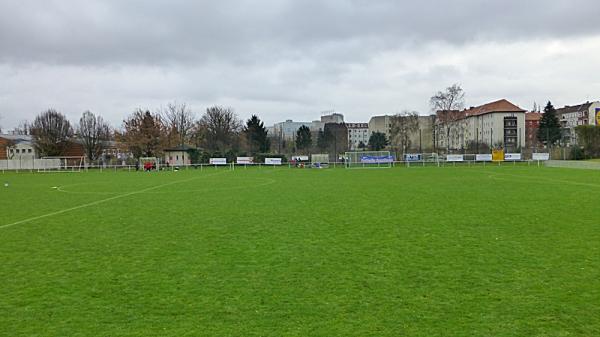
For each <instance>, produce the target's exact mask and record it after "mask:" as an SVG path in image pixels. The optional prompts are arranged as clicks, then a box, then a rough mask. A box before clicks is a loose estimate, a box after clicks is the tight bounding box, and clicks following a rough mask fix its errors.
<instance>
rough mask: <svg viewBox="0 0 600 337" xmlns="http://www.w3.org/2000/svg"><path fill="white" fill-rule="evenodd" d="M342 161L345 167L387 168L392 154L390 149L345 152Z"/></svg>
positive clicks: (390, 163)
mask: <svg viewBox="0 0 600 337" xmlns="http://www.w3.org/2000/svg"><path fill="white" fill-rule="evenodd" d="M344 161H345V166H346V168H389V167H392V165H393V164H394V156H392V155H391V154H390V151H355V152H346V155H345V156H344Z"/></svg>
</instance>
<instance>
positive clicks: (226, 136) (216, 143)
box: [198, 106, 242, 152]
mask: <svg viewBox="0 0 600 337" xmlns="http://www.w3.org/2000/svg"><path fill="white" fill-rule="evenodd" d="M198 129H199V130H201V132H203V135H202V138H203V140H204V144H205V145H206V148H207V149H208V150H211V151H221V152H225V151H226V150H230V149H233V148H234V147H236V146H237V141H238V136H239V133H240V131H241V129H242V121H241V120H240V119H239V118H238V117H237V116H236V114H235V112H234V111H233V109H231V108H224V107H221V106H213V107H210V108H208V109H206V113H205V114H204V115H203V116H202V118H201V119H200V123H199V125H198Z"/></svg>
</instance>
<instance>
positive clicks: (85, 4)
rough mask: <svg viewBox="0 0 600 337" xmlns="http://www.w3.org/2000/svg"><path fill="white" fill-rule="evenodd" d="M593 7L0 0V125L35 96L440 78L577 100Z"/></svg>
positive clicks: (388, 89)
mask: <svg viewBox="0 0 600 337" xmlns="http://www.w3.org/2000/svg"><path fill="white" fill-rule="evenodd" d="M599 12H600V3H599V2H597V1H592V0H570V1H565V0H556V1H542V0H531V1H515V0H507V1H475V0H457V1H451V2H450V1H446V2H440V1H433V0H422V1H419V2H416V1H394V0H379V1H368V0H328V1H319V0H278V1H250V0H236V1H234V0H223V1H199V2H191V1H183V0H176V1H151V0H147V1H142V0H135V1H118V0H112V1H75V0H63V1H60V0H46V1H33V0H20V1H10V0H9V1H3V2H1V3H0V79H1V81H0V115H2V116H3V119H2V120H0V124H3V125H7V124H8V125H14V124H16V123H17V122H18V121H19V120H21V119H32V118H33V117H34V116H35V114H37V113H38V112H40V111H41V110H43V109H45V108H48V107H50V106H52V107H55V108H57V109H59V110H62V111H63V112H65V113H67V114H68V115H69V117H71V118H72V119H73V120H75V119H76V118H77V117H78V116H79V115H80V114H81V112H82V111H83V110H85V109H91V110H94V111H97V112H99V113H102V114H104V115H106V117H107V118H109V119H110V120H111V121H112V122H113V124H119V123H120V121H121V120H122V118H123V117H124V116H125V115H126V114H127V113H129V112H130V111H131V110H132V109H133V108H135V107H138V106H142V107H150V108H155V107H158V106H160V105H161V104H162V105H164V104H165V103H166V102H168V101H170V100H178V101H187V102H189V103H190V104H192V105H193V106H194V107H195V109H196V110H197V111H201V110H203V109H204V108H205V107H206V106H207V105H210V104H225V105H232V106H234V107H236V108H237V109H238V112H240V114H242V115H245V114H249V113H259V114H261V116H264V118H265V119H266V120H267V121H268V122H274V121H277V120H280V119H284V118H294V119H314V118H317V117H318V111H321V110H326V109H333V108H335V109H340V110H342V112H345V113H346V114H347V116H348V117H349V118H348V119H351V120H355V121H358V120H365V119H367V118H368V116H369V115H371V114H382V113H389V112H396V111H400V110H402V109H404V108H407V109H416V110H419V111H421V112H422V113H426V112H428V111H427V110H428V106H427V101H428V97H429V96H430V95H431V93H433V92H434V91H436V90H438V89H441V88H443V87H444V86H446V85H449V84H451V83H454V82H460V83H463V85H464V86H465V89H466V90H467V93H468V97H469V99H470V100H471V102H470V104H479V103H483V102H485V101H486V100H490V99H496V98H499V97H507V98H509V99H513V100H516V101H517V102H516V103H519V104H523V105H526V106H524V107H529V104H531V103H532V102H533V100H544V99H549V98H550V99H556V100H558V101H560V102H563V101H564V103H565V104H566V103H577V102H578V101H581V100H583V99H587V98H590V95H594V94H595V93H597V92H598V91H600V84H599V83H598V82H597V81H594V80H593V79H588V80H587V81H586V83H585V86H584V85H582V84H581V83H573V81H576V79H577V78H578V76H583V77H584V78H585V77H586V70H584V69H587V73H588V74H589V73H592V71H594V70H598V69H597V68H598V67H597V66H596V63H597V62H595V61H594V60H595V58H594V57H593V55H598V52H599V51H600V50H599V49H600V47H596V45H597V44H598V36H600V25H598V24H597V18H596V15H597V13H599ZM582 68H584V69H582ZM588 78H589V76H588ZM567 83H568V86H567ZM591 98H592V99H593V98H594V97H593V96H591ZM596 99H597V97H596ZM569 100H574V102H571V101H569Z"/></svg>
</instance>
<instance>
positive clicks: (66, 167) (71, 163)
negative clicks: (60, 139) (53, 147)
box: [36, 157, 85, 172]
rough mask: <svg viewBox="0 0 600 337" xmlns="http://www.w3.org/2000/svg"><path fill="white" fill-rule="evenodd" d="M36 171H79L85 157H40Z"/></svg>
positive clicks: (82, 166) (83, 165)
mask: <svg viewBox="0 0 600 337" xmlns="http://www.w3.org/2000/svg"><path fill="white" fill-rule="evenodd" d="M36 162H37V163H38V165H37V166H38V172H81V169H83V168H84V167H85V157H42V158H41V160H39V161H36Z"/></svg>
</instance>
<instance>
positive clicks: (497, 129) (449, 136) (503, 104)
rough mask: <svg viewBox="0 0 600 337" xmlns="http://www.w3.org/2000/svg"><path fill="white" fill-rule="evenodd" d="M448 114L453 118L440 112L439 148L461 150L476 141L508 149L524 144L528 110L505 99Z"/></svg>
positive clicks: (515, 148)
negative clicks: (526, 112)
mask: <svg viewBox="0 0 600 337" xmlns="http://www.w3.org/2000/svg"><path fill="white" fill-rule="evenodd" d="M449 113H450V114H451V115H452V116H453V118H444V117H443V116H444V112H438V117H437V120H436V137H435V141H436V144H437V146H436V147H437V148H438V149H445V148H449V149H450V150H462V149H466V148H468V147H469V145H470V144H476V143H479V144H486V145H487V146H490V147H503V148H505V149H506V150H507V151H517V150H518V149H519V148H522V147H525V140H526V138H525V110H523V109H521V108H519V107H518V106H516V105H514V104H512V103H511V102H509V101H507V100H505V99H502V100H499V101H495V102H491V103H487V104H484V105H481V106H478V107H472V108H470V109H468V110H463V111H450V112H449ZM445 116H448V114H446V115H445Z"/></svg>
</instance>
